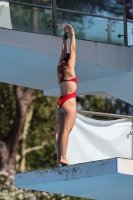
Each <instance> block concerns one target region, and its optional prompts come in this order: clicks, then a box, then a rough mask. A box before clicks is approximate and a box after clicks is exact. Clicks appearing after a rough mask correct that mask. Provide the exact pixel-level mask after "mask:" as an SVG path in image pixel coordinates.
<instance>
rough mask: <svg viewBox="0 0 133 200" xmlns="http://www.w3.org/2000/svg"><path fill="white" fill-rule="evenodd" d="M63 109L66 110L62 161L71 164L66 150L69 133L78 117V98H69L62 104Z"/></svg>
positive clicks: (62, 138) (62, 137) (62, 139)
mask: <svg viewBox="0 0 133 200" xmlns="http://www.w3.org/2000/svg"><path fill="white" fill-rule="evenodd" d="M61 109H62V111H63V112H64V124H63V131H62V135H61V159H60V162H63V163H66V164H68V165H69V162H68V160H67V158H66V152H67V146H68V139H69V134H70V132H71V130H72V128H73V125H74V123H75V119H76V99H75V98H71V99H69V100H68V101H66V102H65V103H64V104H63V105H62V107H61Z"/></svg>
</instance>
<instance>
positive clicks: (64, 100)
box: [57, 91, 76, 108]
mask: <svg viewBox="0 0 133 200" xmlns="http://www.w3.org/2000/svg"><path fill="white" fill-rule="evenodd" d="M75 97H76V91H75V92H74V93H71V94H66V95H64V96H61V97H60V98H59V100H58V103H57V104H58V106H59V107H60V108H61V106H62V105H63V103H65V102H66V101H67V100H68V99H70V98H75Z"/></svg>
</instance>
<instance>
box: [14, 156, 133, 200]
mask: <svg viewBox="0 0 133 200" xmlns="http://www.w3.org/2000/svg"><path fill="white" fill-rule="evenodd" d="M15 186H16V187H18V188H24V189H31V190H38V191H45V192H52V193H56V194H65V195H70V196H77V197H84V198H91V199H98V200H107V199H108V200H112V199H113V200H119V199H121V200H125V199H126V200H132V198H133V160H131V159H125V158H111V159H105V160H98V161H92V162H86V163H80V164H75V165H70V166H65V167H55V168H51V169H42V170H37V171H31V172H24V173H19V174H16V175H15Z"/></svg>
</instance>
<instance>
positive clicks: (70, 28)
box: [62, 24, 74, 35]
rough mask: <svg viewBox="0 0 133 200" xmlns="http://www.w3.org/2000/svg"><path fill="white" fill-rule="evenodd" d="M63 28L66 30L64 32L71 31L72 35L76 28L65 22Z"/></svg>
mask: <svg viewBox="0 0 133 200" xmlns="http://www.w3.org/2000/svg"><path fill="white" fill-rule="evenodd" d="M62 29H63V30H64V34H68V33H70V34H71V35H73V34H74V29H73V27H72V25H71V24H63V25H62Z"/></svg>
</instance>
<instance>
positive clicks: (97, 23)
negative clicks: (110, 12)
mask: <svg viewBox="0 0 133 200" xmlns="http://www.w3.org/2000/svg"><path fill="white" fill-rule="evenodd" d="M0 1H2V0H0ZM5 2H9V3H10V5H16V6H17V5H20V6H26V7H29V8H38V9H44V10H49V11H51V13H50V17H49V18H51V19H49V20H44V21H45V24H46V25H44V26H45V28H44V30H46V29H47V31H45V32H42V31H41V32H39V33H42V34H52V35H54V36H61V35H62V34H63V32H62V30H61V24H62V23H64V21H63V15H65V16H66V17H68V18H69V21H70V22H72V24H74V23H75V24H76V22H75V21H76V20H75V21H74V19H73V16H75V18H76V19H81V18H82V19H83V21H85V24H87V25H89V26H91V25H90V24H91V23H92V24H93V25H92V26H91V27H89V28H87V26H86V27H85V29H84V30H83V28H82V33H83V34H80V33H79V32H78V31H75V33H76V35H77V38H78V39H84V40H91V41H98V42H105V43H113V44H119V45H128V36H127V35H128V34H127V21H128V22H133V20H127V18H126V1H125V0H122V2H123V19H121V18H117V17H112V16H103V15H97V14H92V13H86V12H80V11H74V10H68V9H62V8H57V7H56V0H52V1H51V2H52V5H51V7H50V6H44V5H38V4H30V3H24V2H17V1H13V0H7V1H5ZM16 10H17V8H16ZM44 15H45V14H44ZM44 18H46V16H44ZM102 19H104V20H102ZM65 22H66V20H65ZM38 23H40V22H38ZM48 28H49V30H48ZM50 29H51V31H50ZM75 30H76V28H75ZM21 31H23V30H21ZM33 32H34V31H33Z"/></svg>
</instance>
